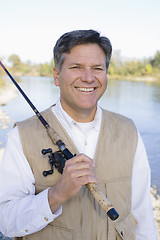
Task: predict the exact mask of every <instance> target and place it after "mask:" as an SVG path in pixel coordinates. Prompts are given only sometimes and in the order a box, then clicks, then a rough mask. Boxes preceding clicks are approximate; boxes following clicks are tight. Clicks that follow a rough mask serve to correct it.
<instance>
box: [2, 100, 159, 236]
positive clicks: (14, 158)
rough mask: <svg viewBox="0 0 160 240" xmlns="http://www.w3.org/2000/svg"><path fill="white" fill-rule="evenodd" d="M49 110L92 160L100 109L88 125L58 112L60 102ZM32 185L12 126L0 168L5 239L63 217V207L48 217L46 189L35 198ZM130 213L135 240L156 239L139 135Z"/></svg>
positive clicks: (146, 166) (144, 154)
mask: <svg viewBox="0 0 160 240" xmlns="http://www.w3.org/2000/svg"><path fill="white" fill-rule="evenodd" d="M52 111H53V113H54V114H55V115H56V117H57V118H58V120H59V121H60V122H61V124H62V125H63V127H65V129H67V132H68V133H69V135H70V137H71V138H72V140H73V141H74V143H75V145H76V147H77V149H78V150H79V152H80V153H84V154H86V155H88V156H89V157H90V158H92V159H93V158H94V151H95V148H96V144H97V139H98V135H99V131H100V126H101V118H102V110H101V108H100V107H97V112H96V115H95V119H94V121H93V122H90V123H77V122H75V121H74V120H73V119H71V118H70V116H69V115H68V114H67V113H66V112H65V111H64V110H63V109H62V106H61V104H60V101H58V102H57V104H56V105H55V106H53V107H52ZM77 136H78V137H77ZM106 174H107V173H106ZM34 184H35V179H34V175H33V173H32V171H31V168H30V165H29V163H28V161H27V159H26V157H25V155H24V153H23V149H22V145H21V141H20V136H19V132H18V128H17V127H15V128H14V129H13V130H11V132H10V133H9V134H8V139H7V144H6V148H5V152H4V156H3V159H2V162H1V165H0V231H1V232H2V233H3V234H4V235H5V236H8V237H15V236H25V235H27V234H31V233H34V232H37V231H39V230H41V229H43V228H44V227H45V226H46V225H47V224H48V223H50V222H52V221H54V219H55V218H56V217H57V216H59V215H60V214H63V206H61V207H60V208H59V209H58V210H57V211H56V212H55V213H54V214H52V212H51V209H50V207H49V203H48V189H46V190H44V191H43V192H41V193H39V194H37V195H35V186H34ZM131 211H132V214H133V215H134V217H135V219H136V220H137V222H138V224H137V227H136V240H157V239H158V238H157V231H156V227H155V222H154V218H153V210H152V204H151V198H150V167H149V163H148V159H147V155H146V151H145V147H144V144H143V141H142V139H141V136H140V134H139V133H138V144H137V149H136V153H135V156H134V163H133V172H132V208H131Z"/></svg>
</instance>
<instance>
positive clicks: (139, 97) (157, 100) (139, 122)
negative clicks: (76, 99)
mask: <svg viewBox="0 0 160 240" xmlns="http://www.w3.org/2000/svg"><path fill="white" fill-rule="evenodd" d="M19 80H20V85H21V87H22V89H23V90H24V91H25V93H26V94H27V96H28V97H29V98H30V100H31V101H32V102H33V104H34V105H35V106H36V108H37V109H38V110H39V111H41V110H43V109H45V108H47V107H48V106H50V105H52V104H53V103H55V102H56V99H57V98H58V96H59V89H58V88H57V87H55V86H54V82H53V79H52V78H45V77H21V78H20V79H19ZM99 104H100V106H102V107H103V108H105V109H108V110H111V111H114V112H118V113H121V114H123V115H125V116H127V117H129V118H131V119H133V120H134V122H135V124H136V126H137V129H138V131H139V132H140V134H141V136H142V138H143V141H144V144H145V146H146V150H147V154H148V158H149V164H150V167H151V177H152V179H151V180H152V182H151V183H152V185H156V186H157V187H158V190H159V192H160V174H159V172H160V146H159V145H160V84H156V83H146V82H133V81H116V80H110V81H109V84H108V89H107V91H106V92H105V94H104V96H103V97H102V99H101V100H100V102H99ZM1 108H2V109H3V111H5V112H7V113H8V115H9V117H10V118H11V119H12V121H11V123H10V125H9V129H7V130H2V129H1V128H0V142H3V144H2V145H1V147H4V146H5V142H6V139H5V136H6V134H7V132H8V131H9V130H10V129H11V128H12V127H13V124H14V122H15V121H19V120H23V119H25V118H27V117H30V116H32V115H34V113H33V110H32V109H31V108H30V106H29V105H28V104H27V103H26V101H25V100H24V98H23V97H22V96H21V94H18V96H17V98H15V99H14V100H12V101H11V102H10V103H9V104H7V105H6V106H3V107H1Z"/></svg>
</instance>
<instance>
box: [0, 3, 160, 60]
mask: <svg viewBox="0 0 160 240" xmlns="http://www.w3.org/2000/svg"><path fill="white" fill-rule="evenodd" d="M75 29H95V30H98V31H100V32H101V33H102V34H103V35H105V36H107V37H109V39H110V40H111V42H112V46H113V50H120V51H121V55H122V56H123V57H129V58H140V59H141V58H144V57H150V56H151V57H152V56H154V55H155V53H156V51H157V50H160V1H159V0H81V1H76V0H74V1H73V0H68V1H67V0H64V1H62V0H57V1H55V0H0V56H1V57H3V58H4V60H7V58H8V57H9V56H10V55H11V54H13V53H15V54H17V55H19V57H20V58H21V60H22V61H27V60H30V61H32V62H37V63H44V62H47V61H50V60H51V59H52V49H53V46H54V44H55V42H56V40H57V38H58V37H59V36H60V35H62V34H63V33H64V32H67V31H71V30H75Z"/></svg>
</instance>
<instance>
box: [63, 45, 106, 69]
mask: <svg viewBox="0 0 160 240" xmlns="http://www.w3.org/2000/svg"><path fill="white" fill-rule="evenodd" d="M64 57H65V58H64V63H65V62H70V61H76V60H77V61H96V62H102V63H104V64H105V62H106V55H105V53H104V51H103V50H102V48H101V47H99V45H98V44H80V45H77V46H75V47H73V48H72V49H71V51H70V53H66V54H64Z"/></svg>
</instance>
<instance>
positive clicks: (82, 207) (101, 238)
mask: <svg viewBox="0 0 160 240" xmlns="http://www.w3.org/2000/svg"><path fill="white" fill-rule="evenodd" d="M42 115H43V116H44V118H45V119H46V121H47V122H48V123H49V125H50V126H51V127H52V128H53V129H55V130H56V131H57V133H58V135H59V136H60V137H61V139H62V141H63V142H64V143H65V144H66V146H67V147H68V149H69V150H70V151H71V152H72V153H73V154H78V150H77V149H76V147H75V145H74V143H73V142H72V140H71V139H70V137H69V135H68V134H67V129H66V130H65V129H64V128H63V126H62V125H61V124H60V123H59V121H58V120H57V118H56V117H55V116H54V114H53V113H52V111H51V108H49V109H47V110H45V111H44V112H43V113H42ZM17 125H18V128H19V132H20V138H21V142H22V146H23V151H24V153H25V155H26V157H27V159H28V162H29V164H30V166H31V169H32V171H33V174H34V177H35V188H36V194H38V193H39V192H41V191H43V190H44V189H46V188H48V187H50V186H52V185H54V184H56V183H57V181H58V180H59V179H60V178H61V174H60V173H58V171H57V170H56V169H55V170H54V173H53V174H52V175H49V176H47V177H44V176H43V175H42V172H43V171H44V170H49V169H50V165H49V162H48V157H44V156H43V155H42V154H41V150H42V149H43V148H52V150H53V152H54V151H57V150H58V148H57V146H55V145H54V144H53V143H52V141H51V140H50V138H49V137H48V136H47V132H46V129H45V128H44V126H43V125H42V124H41V122H40V121H39V120H38V118H37V117H36V116H34V117H32V118H31V119H28V120H25V121H23V122H20V123H18V124H17ZM136 147H137V131H136V128H135V126H134V124H133V123H132V121H131V120H129V119H127V118H125V117H123V116H121V115H119V114H115V113H111V112H108V111H105V110H103V114H102V124H101V130H100V134H99V139H98V144H97V148H96V152H95V156H94V159H95V161H96V167H95V174H96V176H97V178H98V179H99V184H98V186H99V188H100V189H101V191H102V192H103V193H104V194H106V196H107V197H108V199H109V200H110V202H111V203H112V204H113V206H114V208H115V209H116V210H117V212H118V213H119V218H118V219H117V220H115V221H111V220H110V219H109V218H108V217H107V214H106V213H105V212H104V211H103V210H102V209H101V207H100V206H99V204H98V203H97V202H96V201H95V199H94V198H93V196H92V195H91V193H90V192H89V191H88V189H87V188H86V187H85V186H84V187H82V189H81V190H80V192H79V194H78V195H77V196H76V197H74V198H73V199H71V200H68V201H67V202H66V203H64V204H63V206H62V209H63V210H62V214H61V215H60V216H59V217H57V218H56V219H55V220H54V221H53V222H51V223H49V224H48V225H47V226H46V227H45V228H44V229H43V230H41V231H39V232H37V233H34V234H31V235H28V236H25V237H23V240H27V239H28V240H51V239H53V240H121V239H125V240H133V239H135V225H136V221H135V219H134V218H133V216H132V214H131V179H132V166H133V159H134V155H135V151H136ZM17 239H21V238H17Z"/></svg>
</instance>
